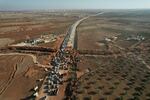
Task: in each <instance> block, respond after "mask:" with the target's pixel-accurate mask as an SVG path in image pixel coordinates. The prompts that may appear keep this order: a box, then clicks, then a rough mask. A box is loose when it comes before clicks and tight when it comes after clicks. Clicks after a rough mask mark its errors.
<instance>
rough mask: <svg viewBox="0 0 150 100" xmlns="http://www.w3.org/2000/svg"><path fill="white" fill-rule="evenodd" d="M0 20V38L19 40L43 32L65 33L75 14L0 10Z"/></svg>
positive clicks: (37, 35) (34, 36)
mask: <svg viewBox="0 0 150 100" xmlns="http://www.w3.org/2000/svg"><path fill="white" fill-rule="evenodd" d="M0 20H1V22H0V38H10V39H12V40H14V42H19V41H23V40H25V39H27V37H30V38H36V37H39V36H40V35H42V34H45V33H46V34H55V35H61V34H65V33H66V31H67V29H68V27H69V26H70V25H71V24H72V23H73V22H74V21H75V20H76V16H69V15H68V16H64V15H63V14H60V13H51V12H0ZM11 43H12V42H11Z"/></svg>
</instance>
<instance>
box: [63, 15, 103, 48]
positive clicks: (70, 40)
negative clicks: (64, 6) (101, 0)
mask: <svg viewBox="0 0 150 100" xmlns="http://www.w3.org/2000/svg"><path fill="white" fill-rule="evenodd" d="M102 14H104V12H101V13H98V14H95V15H89V16H86V17H84V18H82V19H80V20H78V21H76V22H75V23H74V24H73V25H72V26H70V28H69V30H68V31H67V35H66V37H65V39H64V41H63V43H62V45H61V48H60V49H65V48H66V47H71V48H72V49H73V48H74V47H75V36H76V30H77V27H78V26H79V25H80V23H81V22H83V21H84V20H86V19H88V18H89V17H94V16H98V15H102Z"/></svg>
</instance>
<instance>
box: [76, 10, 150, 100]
mask: <svg viewBox="0 0 150 100" xmlns="http://www.w3.org/2000/svg"><path fill="white" fill-rule="evenodd" d="M149 20H150V11H147V10H146V11H143V10H141V11H113V12H106V13H104V14H103V15H100V16H97V17H91V18H89V19H88V20H86V21H84V22H83V23H82V24H81V25H80V26H79V27H78V31H77V36H78V43H77V45H78V50H90V51H93V52H94V50H95V51H96V50H99V51H106V52H107V51H114V50H115V51H116V50H118V51H120V52H121V53H120V54H112V55H90V54H88V53H87V54H84V55H82V56H80V58H81V62H80V63H79V64H78V68H79V70H80V71H85V70H88V71H89V72H87V74H84V75H83V76H82V77H81V78H80V79H79V80H78V82H77V89H76V90H75V91H74V95H75V96H76V97H77V100H149V99H150V96H149V94H150V91H149V87H150V86H149V84H150V67H149V66H150V63H149V62H150V61H149V57H150V56H149V55H150V52H149V47H150V46H149V43H150V42H149V40H150V37H149V36H150V27H149V25H150V22H149ZM137 35H141V36H143V37H145V40H143V41H140V42H139V41H138V40H130V41H128V40H127V38H128V37H130V36H137ZM114 37H117V39H114ZM112 38H113V39H112ZM109 39H111V40H109ZM129 49H132V50H133V51H132V53H127V52H124V50H129ZM145 50H146V51H145Z"/></svg>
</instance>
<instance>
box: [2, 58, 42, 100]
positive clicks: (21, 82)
mask: <svg viewBox="0 0 150 100" xmlns="http://www.w3.org/2000/svg"><path fill="white" fill-rule="evenodd" d="M8 62H9V63H8ZM0 72H1V73H0V99H2V100H10V99H11V100H19V99H21V98H25V97H26V96H27V95H28V94H30V92H29V90H30V89H32V88H33V87H34V86H35V82H36V80H37V79H39V78H41V77H43V75H44V74H43V73H42V69H40V68H38V67H36V66H34V64H33V60H32V58H31V57H29V56H6V55H5V56H0Z"/></svg>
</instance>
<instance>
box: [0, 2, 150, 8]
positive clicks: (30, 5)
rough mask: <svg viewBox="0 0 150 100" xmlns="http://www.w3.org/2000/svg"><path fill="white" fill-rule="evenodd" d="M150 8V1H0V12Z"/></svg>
mask: <svg viewBox="0 0 150 100" xmlns="http://www.w3.org/2000/svg"><path fill="white" fill-rule="evenodd" d="M91 8H92V9H99V8H100V9H126V8H128V9H133V8H150V0H0V10H31V9H39V10H40V9H41V10H42V9H91Z"/></svg>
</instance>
